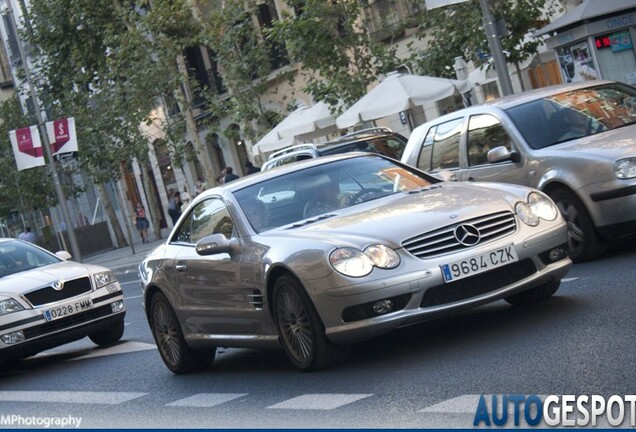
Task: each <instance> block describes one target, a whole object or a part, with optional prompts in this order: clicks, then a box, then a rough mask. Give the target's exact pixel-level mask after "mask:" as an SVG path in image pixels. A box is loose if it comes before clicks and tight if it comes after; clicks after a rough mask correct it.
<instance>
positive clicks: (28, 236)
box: [18, 226, 38, 244]
mask: <svg viewBox="0 0 636 432" xmlns="http://www.w3.org/2000/svg"><path fill="white" fill-rule="evenodd" d="M18 238H19V239H20V240H24V241H28V242H29V243H33V244H35V242H37V241H38V236H36V235H35V233H34V232H31V227H28V226H27V227H24V231H22V232H21V233H20V235H19V236H18Z"/></svg>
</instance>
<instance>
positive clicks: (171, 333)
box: [150, 293, 216, 374]
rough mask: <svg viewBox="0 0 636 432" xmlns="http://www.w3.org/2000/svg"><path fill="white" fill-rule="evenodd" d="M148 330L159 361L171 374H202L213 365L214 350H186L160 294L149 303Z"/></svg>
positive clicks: (172, 317)
mask: <svg viewBox="0 0 636 432" xmlns="http://www.w3.org/2000/svg"><path fill="white" fill-rule="evenodd" d="M150 327H151V328H152V335H153V337H154V338H155V342H156V344H157V348H158V349H159V354H160V355H161V359H162V360H163V362H164V363H165V364H166V366H167V367H168V369H170V370H171V371H172V372H173V373H175V374H184V373H188V372H193V371H196V370H201V369H204V368H206V367H207V366H209V365H210V364H211V363H212V362H213V361H214V357H215V355H216V348H213V349H212V350H211V351H195V350H193V349H191V348H190V347H189V346H188V344H187V343H186V341H185V337H184V336H183V331H182V330H181V323H179V320H178V318H177V315H176V314H175V313H174V310H173V309H172V306H171V305H170V303H169V302H168V299H167V298H166V296H164V295H163V294H162V293H156V294H155V295H154V296H152V300H151V301H150Z"/></svg>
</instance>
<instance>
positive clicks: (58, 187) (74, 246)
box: [5, 1, 82, 261]
mask: <svg viewBox="0 0 636 432" xmlns="http://www.w3.org/2000/svg"><path fill="white" fill-rule="evenodd" d="M5 13H6V14H8V15H9V20H10V22H11V26H12V27H13V33H14V35H15V39H16V45H17V46H18V51H19V53H20V60H21V61H22V67H23V68H24V75H25V80H26V82H27V84H28V86H29V92H30V94H31V100H32V101H33V107H34V109H35V115H36V118H37V121H38V129H39V131H40V137H41V139H42V145H43V147H44V152H45V153H46V157H47V159H48V160H49V164H48V166H49V169H50V170H51V177H52V178H53V185H54V187H55V192H56V194H57V200H58V201H59V203H60V209H61V210H62V218H63V219H64V222H65V223H66V226H67V227H68V229H67V231H66V232H67V233H68V238H69V241H70V243H71V253H72V254H73V259H74V260H76V261H81V260H82V256H81V254H80V250H79V246H78V243H77V237H76V236H75V231H74V230H73V221H72V219H71V215H70V213H69V211H68V206H67V205H66V197H65V196H64V190H63V189H62V184H61V182H60V177H59V176H58V174H57V169H56V167H55V160H54V159H53V154H52V153H51V146H50V143H49V136H48V132H47V130H46V124H45V122H44V119H43V118H42V111H41V108H40V101H39V99H38V97H37V94H36V93H35V87H34V86H33V81H32V79H31V71H30V70H29V64H28V63H27V56H26V53H25V51H24V46H23V45H22V40H21V39H20V33H19V31H18V26H17V23H16V20H15V17H14V16H13V9H12V8H11V4H10V1H7V9H6V12H5Z"/></svg>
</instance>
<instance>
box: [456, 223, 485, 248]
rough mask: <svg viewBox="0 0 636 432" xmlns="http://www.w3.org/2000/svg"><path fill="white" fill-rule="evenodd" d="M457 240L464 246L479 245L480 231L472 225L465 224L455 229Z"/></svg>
mask: <svg viewBox="0 0 636 432" xmlns="http://www.w3.org/2000/svg"><path fill="white" fill-rule="evenodd" d="M455 238H456V239H457V241H458V242H460V243H461V244H463V245H464V246H474V245H476V244H477V243H479V239H480V234H479V230H478V229H477V228H475V227H474V226H472V225H468V224H464V225H459V226H458V227H457V228H455Z"/></svg>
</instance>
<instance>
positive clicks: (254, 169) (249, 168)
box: [245, 161, 261, 175]
mask: <svg viewBox="0 0 636 432" xmlns="http://www.w3.org/2000/svg"><path fill="white" fill-rule="evenodd" d="M245 168H247V175H250V174H254V173H257V172H259V171H260V170H261V169H260V167H257V166H254V164H253V163H252V162H250V161H247V162H245Z"/></svg>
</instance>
